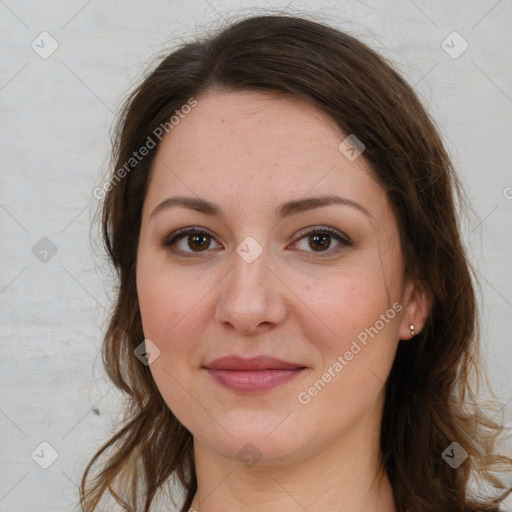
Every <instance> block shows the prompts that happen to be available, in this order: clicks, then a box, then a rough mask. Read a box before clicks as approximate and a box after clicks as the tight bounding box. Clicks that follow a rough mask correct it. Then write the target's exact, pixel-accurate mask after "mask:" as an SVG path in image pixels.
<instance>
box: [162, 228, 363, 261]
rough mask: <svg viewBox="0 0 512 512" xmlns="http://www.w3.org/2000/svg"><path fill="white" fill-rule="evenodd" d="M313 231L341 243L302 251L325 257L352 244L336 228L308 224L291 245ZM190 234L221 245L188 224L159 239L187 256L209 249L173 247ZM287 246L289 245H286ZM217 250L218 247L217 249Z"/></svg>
mask: <svg viewBox="0 0 512 512" xmlns="http://www.w3.org/2000/svg"><path fill="white" fill-rule="evenodd" d="M314 233H324V234H327V235H330V236H332V237H334V238H335V239H336V240H337V241H338V242H339V243H340V245H341V247H340V248H339V249H336V248H334V249H328V250H327V251H302V252H305V253H312V254H314V255H317V256H319V257H327V256H331V255H333V254H337V253H338V252H339V251H340V250H341V249H343V246H352V245H353V243H352V240H351V239H350V237H348V236H347V235H346V234H345V233H343V232H341V231H339V230H338V229H335V228H332V227H330V226H321V225H320V226H319V225H316V226H308V227H306V228H303V229H301V230H300V231H298V232H297V233H296V234H295V240H294V241H293V242H292V244H291V245H292V246H293V245H295V244H297V242H299V241H300V240H301V239H303V238H305V237H306V236H308V235H310V234H314ZM190 234H204V235H207V236H209V237H211V238H212V239H213V240H214V241H215V243H217V244H219V245H222V244H221V243H220V242H218V241H217V239H216V237H215V235H214V234H213V233H212V232H211V231H210V230H209V229H206V228H203V227H200V226H188V227H185V228H180V229H177V230H176V231H173V232H172V233H171V234H170V235H167V236H166V237H164V238H163V239H162V241H161V245H162V247H163V248H164V249H166V250H173V251H175V252H178V253H181V254H185V255H187V256H192V255H195V256H201V255H202V254H203V253H207V252H208V251H209V249H206V250H205V251H198V252H194V251H192V252H189V251H182V250H180V249H176V248H175V244H176V242H177V241H178V240H181V239H182V238H186V236H187V235H190ZM288 247H289V246H288ZM217 250H218V249H217Z"/></svg>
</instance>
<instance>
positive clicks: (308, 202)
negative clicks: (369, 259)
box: [150, 195, 373, 219]
mask: <svg viewBox="0 0 512 512" xmlns="http://www.w3.org/2000/svg"><path fill="white" fill-rule="evenodd" d="M333 204H336V205H342V206H350V207H352V208H355V209H357V210H359V211H360V212H362V213H364V214H365V215H366V216H367V217H371V218H373V215H372V214H371V213H370V212H369V211H368V210H367V209H366V208H365V207H364V206H363V205H361V204H359V203H356V202H355V201H353V200H352V199H348V198H347V197H341V196H336V195H324V196H317V197H308V198H304V199H297V200H294V201H288V202H286V203H282V204H280V205H279V206H278V207H277V208H276V210H275V215H276V217H278V218H279V219H283V218H285V217H288V216H290V215H294V214H297V213H302V212H305V211H308V210H313V209H315V208H321V207H323V206H330V205H333ZM173 206H181V207H183V208H188V209H190V210H195V211H198V212H200V213H204V214H205V215H211V216H214V215H215V216H219V217H220V216H222V210H221V208H220V207H219V206H218V205H216V204H215V203H212V202H210V201H206V200H205V199H200V198H198V197H188V196H173V197H168V198H167V199H165V200H164V201H162V202H161V203H160V204H159V205H158V206H157V207H156V208H155V209H154V210H153V212H152V213H151V215H150V217H151V218H153V217H154V216H155V215H156V214H157V213H159V212H161V211H163V210H166V209H168V208H171V207H173Z"/></svg>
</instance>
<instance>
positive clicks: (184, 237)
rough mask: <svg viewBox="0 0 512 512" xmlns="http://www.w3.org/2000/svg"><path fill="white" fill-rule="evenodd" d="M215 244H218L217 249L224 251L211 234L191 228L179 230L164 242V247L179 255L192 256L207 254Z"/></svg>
mask: <svg viewBox="0 0 512 512" xmlns="http://www.w3.org/2000/svg"><path fill="white" fill-rule="evenodd" d="M213 243H215V244H217V247H215V249H219V248H220V249H222V246H221V245H220V244H218V243H217V242H216V241H215V239H214V237H213V236H212V235H211V234H210V233H208V232H206V231H203V230H201V229H199V228H195V227H191V228H183V229H178V231H175V232H174V233H171V234H170V235H169V236H168V237H166V238H165V239H164V240H162V247H164V248H165V249H168V250H171V251H173V252H176V253H177V254H183V255H185V256H192V255H194V253H196V254H198V253H202V252H206V251H207V249H210V248H211V246H212V244H213Z"/></svg>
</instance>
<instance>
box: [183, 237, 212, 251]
mask: <svg viewBox="0 0 512 512" xmlns="http://www.w3.org/2000/svg"><path fill="white" fill-rule="evenodd" d="M208 245H209V243H208V237H207V235H192V236H191V237H190V238H189V242H188V246H189V247H190V248H191V249H204V248H206V247H208Z"/></svg>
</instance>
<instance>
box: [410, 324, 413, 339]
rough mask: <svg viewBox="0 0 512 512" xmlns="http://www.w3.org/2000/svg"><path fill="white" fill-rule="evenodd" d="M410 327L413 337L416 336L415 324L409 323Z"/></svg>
mask: <svg viewBox="0 0 512 512" xmlns="http://www.w3.org/2000/svg"><path fill="white" fill-rule="evenodd" d="M409 329H410V330H411V338H412V337H414V324H411V325H409Z"/></svg>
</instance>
